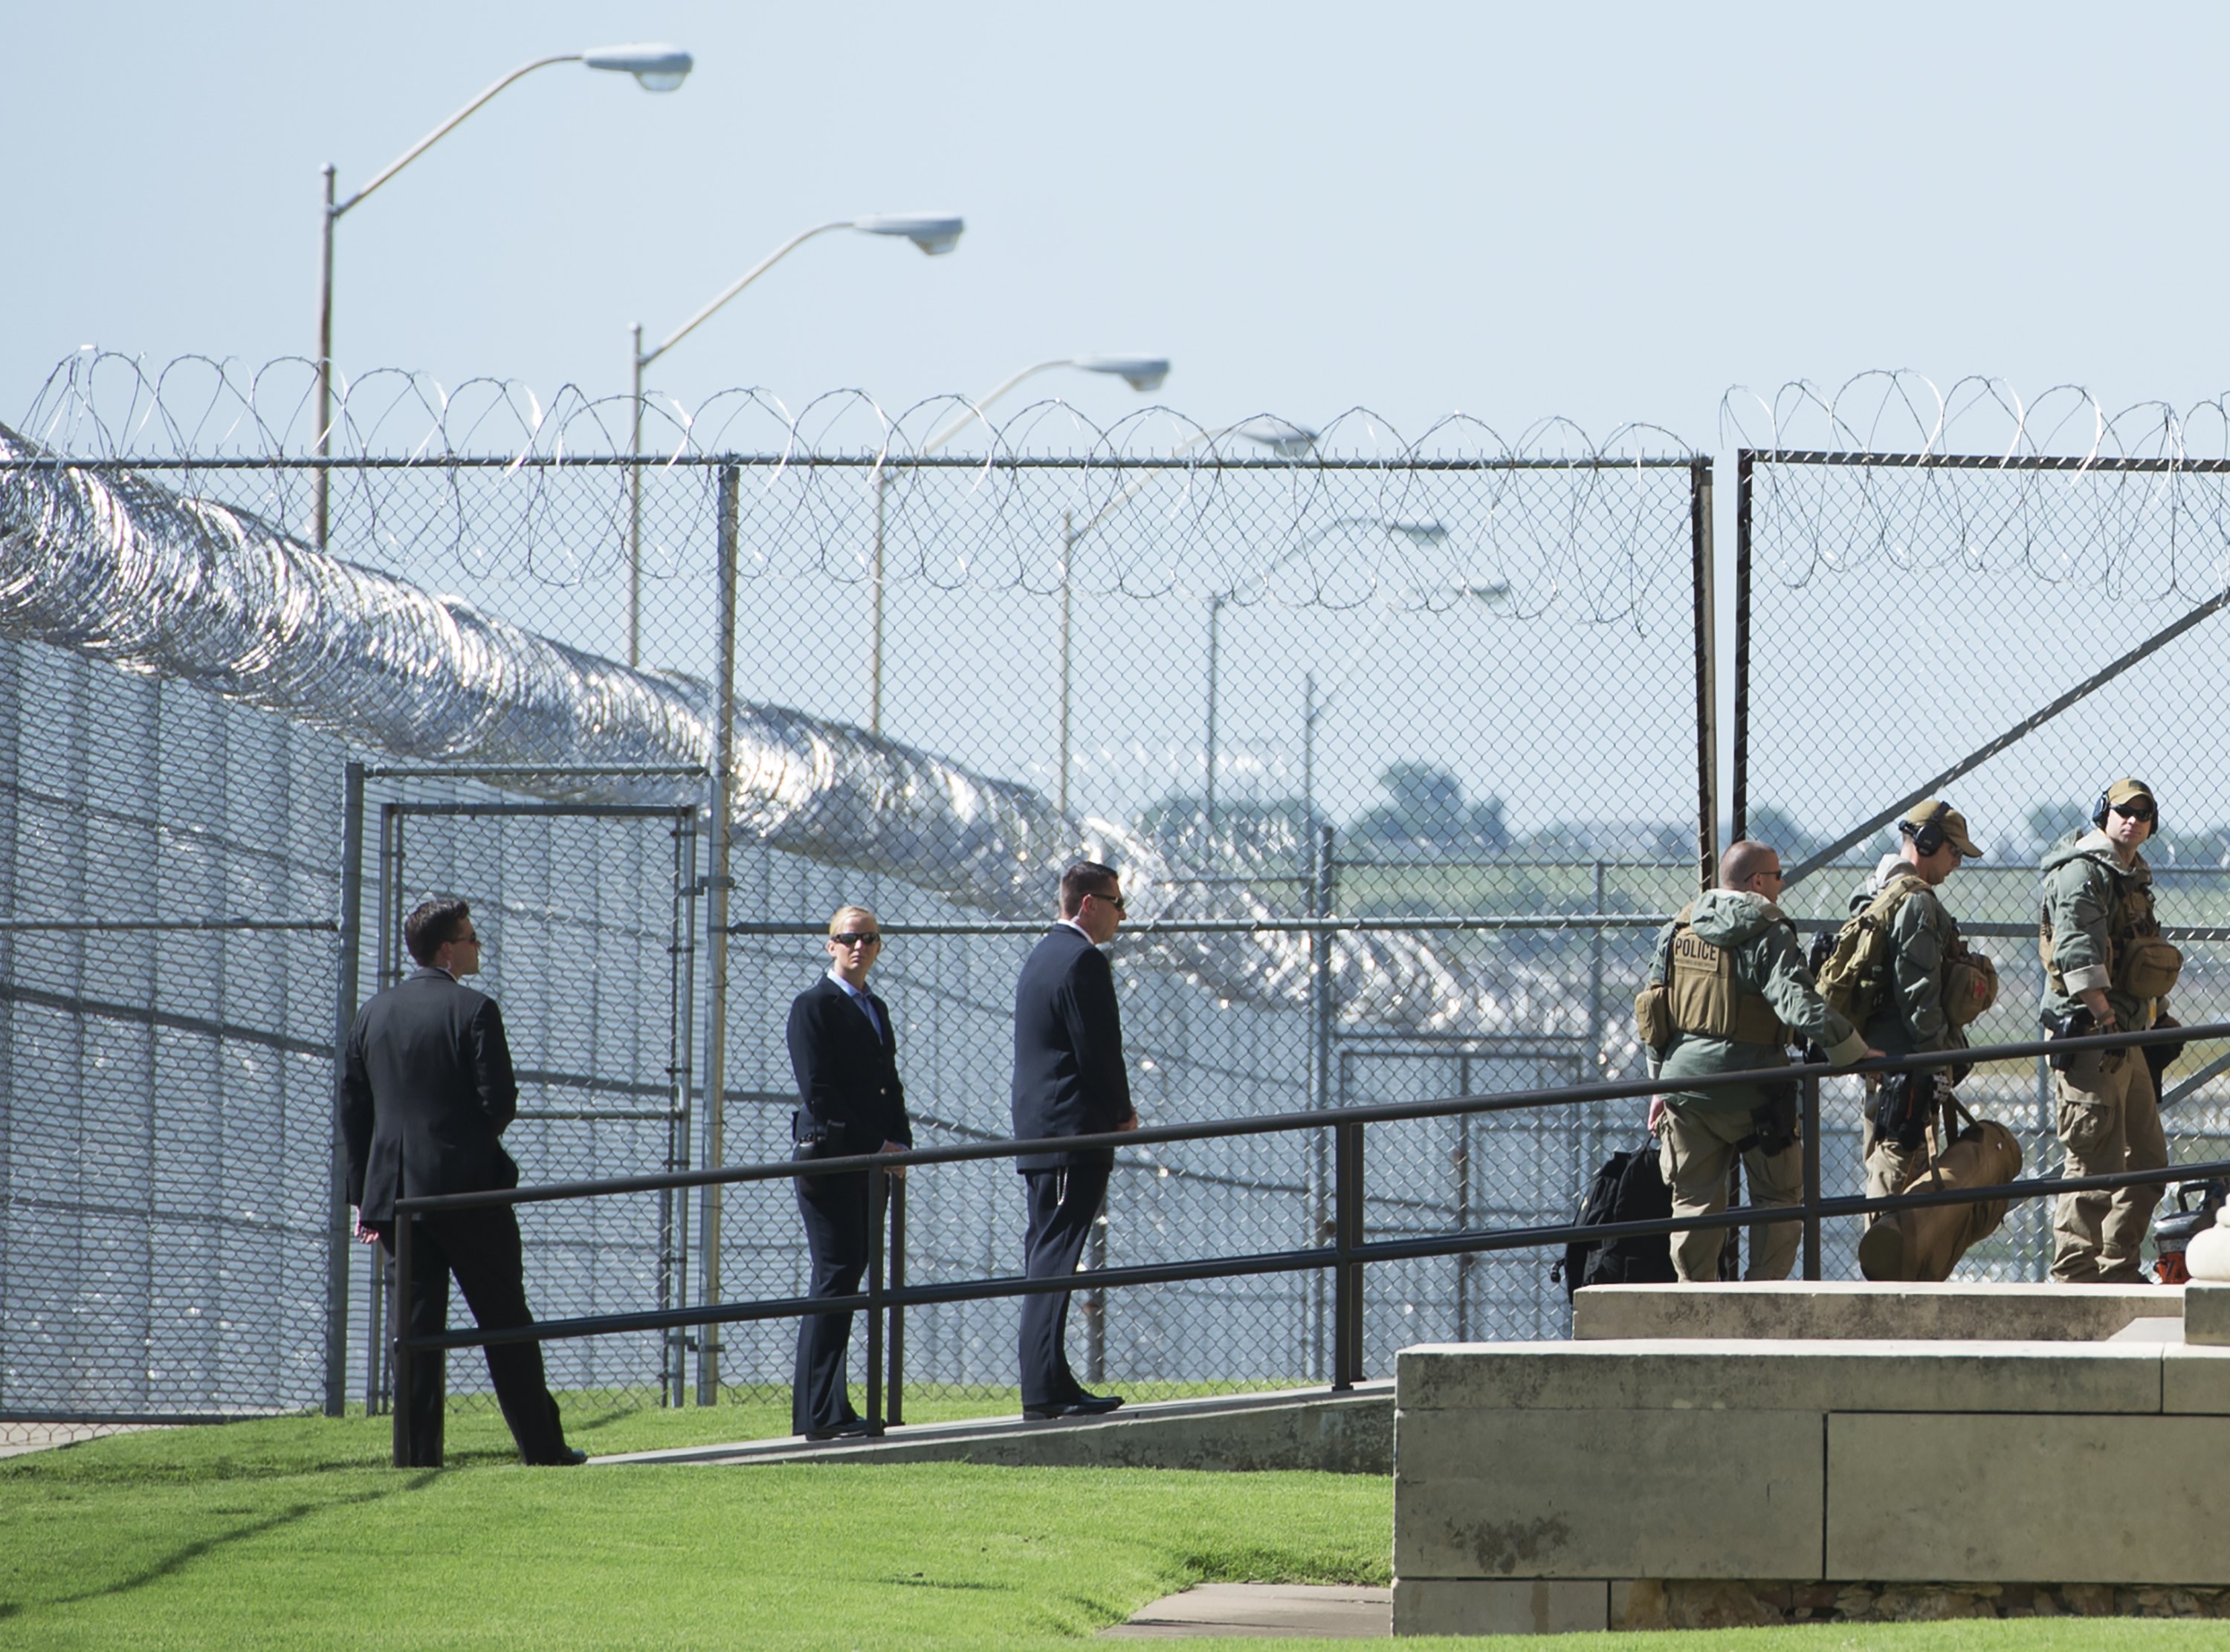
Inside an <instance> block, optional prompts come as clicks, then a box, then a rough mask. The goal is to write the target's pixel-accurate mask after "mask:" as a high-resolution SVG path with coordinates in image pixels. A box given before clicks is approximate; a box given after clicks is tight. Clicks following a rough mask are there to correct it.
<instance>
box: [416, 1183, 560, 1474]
mask: <svg viewBox="0 0 2230 1652" xmlns="http://www.w3.org/2000/svg"><path fill="white" fill-rule="evenodd" d="M379 1243H380V1250H381V1251H382V1253H383V1256H384V1257H385V1258H386V1263H387V1269H386V1273H387V1284H388V1289H389V1291H390V1296H389V1299H388V1300H389V1303H390V1308H391V1307H392V1304H393V1302H394V1298H393V1295H391V1293H392V1291H393V1290H394V1288H395V1231H394V1229H393V1227H392V1226H387V1227H383V1228H381V1229H380V1230H379ZM453 1274H454V1276H456V1281H457V1286H458V1289H461V1290H462V1291H463V1292H464V1294H465V1304H466V1306H467V1307H468V1308H471V1309H472V1310H473V1320H474V1323H475V1324H477V1325H478V1326H479V1327H480V1329H482V1330H483V1331H499V1330H507V1329H509V1328H510V1327H512V1326H515V1325H530V1324H532V1323H533V1321H534V1315H532V1313H531V1312H530V1311H529V1310H528V1308H527V1306H526V1261H525V1251H524V1250H523V1248H522V1247H521V1245H520V1243H519V1217H518V1213H517V1212H514V1211H513V1210H512V1208H511V1206H509V1205H493V1206H488V1207H486V1208H482V1209H479V1210H464V1211H444V1212H440V1213H439V1214H429V1215H425V1216H421V1217H419V1218H417V1226H416V1230H415V1231H413V1232H412V1234H411V1236H410V1323H409V1326H408V1327H406V1329H407V1330H408V1332H409V1334H410V1335H412V1336H439V1335H440V1334H441V1333H442V1332H444V1331H446V1330H448V1328H449V1278H450V1276H451V1275H453ZM390 1323H392V1315H391V1314H390ZM481 1353H484V1354H486V1355H487V1368H488V1376H489V1377H490V1378H491V1379H493V1382H494V1384H495V1398H496V1404H497V1405H499V1406H501V1407H502V1408H503V1420H504V1421H505V1422H506V1423H508V1424H510V1425H511V1437H512V1439H514V1440H516V1441H517V1442H518V1443H519V1456H522V1457H524V1458H525V1460H526V1461H527V1462H555V1461H557V1460H558V1457H559V1456H561V1455H562V1454H563V1453H564V1450H565V1429H564V1424H563V1423H562V1422H561V1421H559V1419H558V1402H557V1401H556V1400H555V1399H554V1398H551V1393H550V1388H549V1385H548V1382H547V1381H546V1379H545V1377H544V1375H543V1370H542V1345H541V1344H540V1343H539V1342H507V1343H504V1344H501V1345H500V1346H498V1347H490V1348H483V1349H482V1350H481ZM411 1359H412V1364H411V1373H410V1374H411V1382H410V1425H411V1436H412V1441H411V1454H410V1462H409V1466H412V1467H421V1468H438V1467H439V1466H440V1465H441V1415H442V1402H443V1400H444V1398H445V1395H444V1392H443V1391H444V1389H445V1388H446V1387H447V1385H448V1384H447V1369H446V1368H447V1365H448V1356H447V1355H446V1354H443V1353H421V1354H414V1355H413V1356H411ZM401 1422H402V1417H401V1415H400V1413H398V1414H397V1416H396V1423H397V1424H398V1425H399V1424H401Z"/></svg>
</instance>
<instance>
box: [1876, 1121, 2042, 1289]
mask: <svg viewBox="0 0 2230 1652" xmlns="http://www.w3.org/2000/svg"><path fill="white" fill-rule="evenodd" d="M1947 1100H1948V1101H1949V1104H1950V1107H1951V1108H1952V1109H1956V1111H1957V1114H1958V1115H1959V1117H1960V1118H1962V1119H1963V1120H1965V1121H1966V1123H1965V1125H1964V1127H1963V1128H1962V1129H1961V1130H1960V1132H1959V1134H1958V1135H1956V1136H1955V1137H1954V1138H1953V1139H1952V1141H1951V1144H1950V1146H1949V1147H1945V1148H1944V1149H1943V1152H1941V1153H1939V1154H1937V1155H1936V1162H1935V1163H1934V1164H1932V1165H1930V1167H1928V1169H1927V1171H1926V1172H1925V1173H1924V1174H1922V1175H1921V1176H1919V1177H1918V1178H1917V1179H1916V1180H1914V1182H1913V1184H1912V1186H1910V1187H1908V1188H1906V1189H1905V1192H1908V1193H1930V1192H1937V1190H1939V1189H1945V1188H1952V1187H1994V1186H1997V1185H1998V1184H2000V1183H2001V1182H2009V1181H2011V1180H2014V1178H2015V1177H2017V1176H2019V1175H2020V1174H2021V1143H2020V1142H2019V1141H2015V1140H2014V1133H2013V1132H2012V1131H2011V1130H2008V1128H2006V1127H2005V1126H2004V1125H2002V1124H2000V1123H1998V1122H1996V1121H1995V1120H1994V1119H1983V1120H1982V1121H1980V1122H1977V1121H1976V1119H1975V1115H1973V1114H1971V1113H1969V1111H1968V1110H1967V1109H1965V1108H1963V1107H1961V1106H1960V1105H1959V1102H1958V1099H1957V1098H1956V1096H1953V1097H1949V1098H1947ZM2005 1219H2006V1204H2005V1201H2004V1200H2003V1199H1991V1200H1989V1201H1988V1203H1986V1204H1980V1205H1924V1206H1922V1207H1920V1208H1918V1209H1917V1210H1909V1211H1892V1212H1890V1213H1889V1214H1888V1215H1886V1216H1884V1217H1882V1218H1880V1219H1879V1220H1878V1221H1876V1222H1875V1223H1874V1225H1872V1227H1870V1228H1868V1229H1867V1230H1866V1232H1865V1233H1864V1234H1862V1235H1861V1236H1859V1272H1860V1273H1862V1274H1864V1275H1865V1276H1866V1277H1867V1278H1868V1279H1871V1280H1874V1281H1877V1282H1892V1283H1905V1282H1912V1281H1916V1280H1937V1279H1949V1278H1950V1276H1951V1270H1952V1269H1953V1268H1955V1267H1956V1266H1957V1265H1958V1263H1959V1258H1960V1257H1963V1256H1965V1255H1966V1254H1967V1252H1968V1250H1969V1249H1971V1248H1972V1247H1973V1246H1975V1244H1979V1243H1981V1242H1982V1240H1984V1239H1987V1238H1988V1237H1990V1235H1991V1234H1993V1233H1995V1232H1996V1231H1998V1225H1999V1224H2000V1223H2001V1222H2003V1221H2004V1220H2005Z"/></svg>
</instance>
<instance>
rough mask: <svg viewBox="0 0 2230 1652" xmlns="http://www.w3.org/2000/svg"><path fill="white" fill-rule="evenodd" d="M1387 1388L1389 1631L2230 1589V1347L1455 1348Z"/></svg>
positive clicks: (1429, 1353)
mask: <svg viewBox="0 0 2230 1652" xmlns="http://www.w3.org/2000/svg"><path fill="white" fill-rule="evenodd" d="M1714 1294H1717V1293H1712V1292H1708V1291H1707V1292H1698V1293H1697V1295H1714ZM2157 1295H2158V1299H2159V1300H2161V1301H2162V1302H2166V1303H2168V1304H2170V1305H2174V1306H2180V1305H2181V1304H2180V1302H2179V1301H2178V1295H2177V1293H2176V1292H2175V1291H2173V1290H2166V1289H2163V1290H2161V1291H2159V1292H2158V1293H2157ZM2146 1317H2148V1318H2155V1317H2157V1316H2146ZM2144 1328H2146V1329H2147V1330H2151V1329H2152V1327H2150V1326H2147V1327H2144ZM2180 1329H2181V1327H2180V1323H2178V1322H2176V1321H2169V1322H2168V1323H2167V1324H2166V1325H2164V1326H2163V1327H2162V1331H2163V1332H2169V1331H2177V1332H2180ZM1396 1381H1397V1385H1398V1392H1399V1402H1398V1407H1397V1411H1396V1414H1395V1530H1394V1571H1395V1595H1394V1615H1395V1630H1396V1632H1397V1633H1403V1634H1410V1633H1443V1634H1446V1633H1468V1634H1485V1633H1494V1632H1519V1633H1522V1632H1526V1631H1527V1630H1578V1629H1607V1628H1616V1627H1621V1626H1624V1625H1625V1624H1626V1623H1628V1622H1629V1621H1632V1622H1634V1626H1636V1627H1640V1626H1641V1621H1642V1618H1643V1617H1646V1614H1638V1613H1637V1610H1636V1609H1634V1606H1633V1603H1634V1602H1635V1601H1637V1600H1640V1601H1654V1602H1656V1603H1658V1604H1657V1605H1656V1606H1655V1607H1653V1608H1651V1609H1650V1610H1657V1611H1661V1610H1664V1608H1663V1603H1664V1601H1665V1600H1666V1599H1667V1598H1671V1597H1679V1598H1683V1599H1686V1598H1691V1597H1693V1596H1694V1595H1695V1593H1696V1591H1698V1590H1703V1591H1705V1592H1706V1593H1708V1592H1709V1591H1710V1590H1711V1589H1712V1588H1716V1587H1718V1585H1722V1584H1723V1585H1725V1587H1726V1589H1727V1590H1729V1591H1734V1592H1735V1593H1740V1594H1742V1596H1743V1598H1745V1599H1750V1598H1753V1597H1756V1594H1757V1591H1759V1590H1761V1589H1763V1590H1764V1591H1767V1592H1768V1593H1770V1592H1772V1591H1775V1590H1778V1591H1781V1592H1782V1593H1783V1594H1785V1595H1789V1596H1790V1597H1792V1598H1793V1597H1794V1596H1795V1592H1802V1591H1811V1592H1814V1593H1816V1592H1817V1591H1818V1588H1819V1586H1820V1585H1852V1586H1853V1587H1855V1586H1857V1585H1867V1586H1868V1587H1870V1588H1872V1589H1874V1590H1879V1589H1880V1588H1882V1587H1883V1586H1885V1585H1909V1586H1910V1588H1911V1589H1913V1590H1920V1591H1929V1590H1933V1591H1936V1592H1937V1593H1943V1592H1945V1591H1947V1589H1950V1588H1951V1587H1952V1586H1954V1585H1956V1587H1957V1588H1958V1589H1963V1590H1964V1591H1966V1592H1967V1593H1969V1594H1970V1595H1974V1596H1975V1598H1978V1599H1979V1598H1981V1597H1982V1595H1985V1594H1988V1595H1995V1593H1996V1592H1997V1591H2001V1589H2003V1588H2009V1587H2018V1588H2021V1589H2033V1587H2037V1586H2046V1587H2058V1586H2060V1585H2096V1586H2098V1587H2101V1588H2103V1589H2104V1591H2105V1593H2106V1596H2107V1597H2109V1598H2111V1597H2113V1594H2114V1590H2115V1588H2116V1587H2117V1586H2131V1587H2136V1586H2145V1587H2175V1586H2182V1587H2185V1588H2187V1589H2189V1588H2219V1587H2220V1586H2222V1585H2230V1547H2226V1546H2224V1545H2223V1543H2222V1542H2221V1540H2220V1533H2221V1532H2222V1531H2223V1530H2225V1529H2230V1476H2225V1475H2221V1474H2220V1473H2217V1472H2215V1471H2214V1470H2215V1469H2216V1468H2217V1467H2218V1466H2219V1465H2220V1464H2222V1463H2224V1462H2230V1347H2208V1346H2200V1345H2188V1344H2186V1343H2184V1342H2182V1340H2180V1338H2176V1339H2174V1340H2171V1339H2169V1338H2168V1337H2166V1336H2164V1335H2156V1336H2152V1337H2149V1338H2144V1339H2132V1340H2114V1341H2100V1342H2090V1343H2072V1342H2069V1341H2065V1340H2056V1341H2046V1340H2028V1341H1982V1340H1921V1339H1914V1340H1862V1339H1847V1340H1832V1339H1822V1340H1793V1339H1763V1338H1759V1339H1750V1340H1743V1339H1735V1340H1724V1341H1716V1340H1700V1339H1670V1338H1652V1339H1647V1340H1644V1339H1633V1340H1593V1341H1583V1342H1574V1343H1566V1344H1555V1343H1505V1344H1485V1345H1467V1346H1466V1345H1456V1346H1445V1347H1419V1348H1410V1349H1406V1350H1404V1351H1403V1352H1402V1354H1401V1356H1400V1360H1399V1363H1398V1366H1397V1378H1396ZM1759 1580H1765V1581H1764V1582H1763V1583H1761V1582H1760V1581H1759ZM1676 1584H1677V1585H1679V1588H1678V1589H1675V1588H1674V1585H1676ZM1644 1585H1647V1587H1644ZM1668 1590H1671V1591H1673V1596H1671V1597H1668V1595H1667V1593H1666V1591H1668ZM1635 1591H1640V1593H1639V1594H1637V1593H1636V1592H1635ZM1682 1591H1685V1593H1683V1592H1682ZM1978 1591H1979V1592H1978ZM1834 1592H1835V1591H1830V1594H1831V1596H1832V1595H1833V1594H1834ZM1730 1598H1731V1596H1730ZM1742 1621H1766V1620H1763V1619H1744V1620H1742Z"/></svg>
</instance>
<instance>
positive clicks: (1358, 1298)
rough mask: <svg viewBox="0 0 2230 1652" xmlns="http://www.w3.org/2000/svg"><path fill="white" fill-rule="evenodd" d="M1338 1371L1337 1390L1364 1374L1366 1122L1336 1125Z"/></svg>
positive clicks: (1334, 1277) (1334, 1272)
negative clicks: (1359, 1253)
mask: <svg viewBox="0 0 2230 1652" xmlns="http://www.w3.org/2000/svg"><path fill="white" fill-rule="evenodd" d="M1332 1153H1333V1160H1332V1165H1333V1168H1332V1256H1333V1263H1332V1342H1331V1359H1332V1367H1331V1370H1332V1375H1331V1385H1332V1388H1333V1390H1334V1391H1335V1392H1341V1391H1344V1390H1346V1389H1350V1388H1352V1387H1354V1386H1355V1385H1356V1384H1357V1382H1358V1381H1360V1380H1361V1379H1362V1377H1363V1264H1362V1263H1359V1262H1357V1261H1355V1260H1353V1258H1354V1256H1355V1248H1356V1247H1357V1245H1358V1244H1362V1243H1363V1126H1361V1125H1360V1124H1341V1125H1337V1126H1335V1127H1334V1128H1333V1149H1332Z"/></svg>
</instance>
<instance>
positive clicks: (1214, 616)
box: [1202, 517, 1448, 832]
mask: <svg viewBox="0 0 2230 1652" xmlns="http://www.w3.org/2000/svg"><path fill="white" fill-rule="evenodd" d="M1357 527H1360V528H1376V529H1377V530H1379V531H1380V532H1382V533H1383V534H1385V535H1386V536H1387V537H1389V538H1397V539H1406V540H1408V542H1409V543H1411V544H1413V545H1437V544H1439V543H1441V542H1442V541H1443V540H1445V539H1446V538H1447V537H1448V530H1447V528H1446V527H1444V526H1443V525H1442V524H1440V523H1438V522H1436V521H1433V520H1431V519H1429V518H1428V519H1426V520H1423V521H1417V522H1405V521H1389V520H1387V519H1385V518H1383V517H1333V518H1332V520H1331V521H1330V522H1327V523H1325V524H1324V525H1323V526H1322V527H1320V528H1318V530H1316V531H1315V532H1314V533H1312V534H1311V535H1309V537H1307V538H1305V539H1304V540H1302V541H1301V542H1300V543H1299V544H1297V545H1294V546H1292V548H1291V549H1289V550H1285V551H1283V552H1281V553H1279V555H1278V556H1276V557H1274V558H1273V560H1272V561H1271V563H1270V565H1269V566H1268V567H1267V568H1266V569H1263V570H1262V576H1263V577H1264V578H1265V579H1267V578H1268V577H1269V576H1270V575H1272V574H1273V573H1275V572H1276V571H1277V570H1278V569H1279V567H1280V566H1281V565H1282V564H1284V563H1286V562H1290V561H1291V560H1292V558H1294V557H1295V556H1299V555H1300V554H1301V553H1302V552H1303V551H1305V550H1309V549H1310V548H1311V547H1312V546H1313V545H1316V544H1318V543H1321V542H1322V541H1324V539H1327V538H1329V537H1331V535H1333V534H1335V533H1337V532H1338V531H1339V530H1341V529H1342V528H1357ZM1230 600H1231V595H1230V593H1228V592H1226V591H1219V592H1217V593H1216V594H1215V595H1213V596H1211V597H1209V598H1208V775H1207V781H1206V784H1205V786H1204V787H1203V788H1202V813H1204V814H1205V815H1206V816H1207V819H1208V830H1209V831H1210V832H1214V831H1215V759H1216V739H1215V710H1216V671H1217V665H1218V661H1219V659H1220V657H1221V651H1220V648H1219V640H1220V636H1221V631H1220V625H1221V615H1222V613H1223V605H1224V604H1225V603H1226V602H1228V601H1230ZM1310 681H1311V682H1312V684H1313V683H1314V681H1315V678H1310ZM1314 716H1315V714H1314V712H1313V711H1312V712H1311V713H1310V717H1311V720H1312V722H1313V719H1314ZM1304 766H1305V754H1304Z"/></svg>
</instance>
